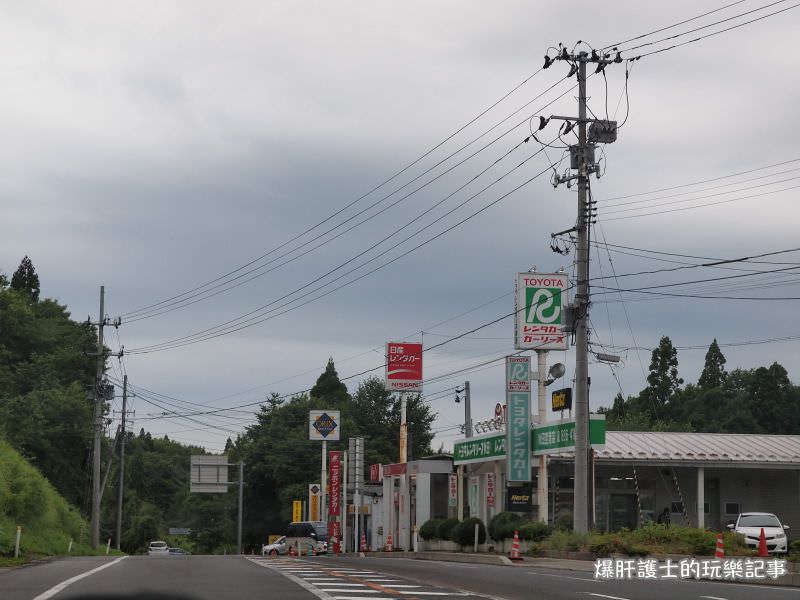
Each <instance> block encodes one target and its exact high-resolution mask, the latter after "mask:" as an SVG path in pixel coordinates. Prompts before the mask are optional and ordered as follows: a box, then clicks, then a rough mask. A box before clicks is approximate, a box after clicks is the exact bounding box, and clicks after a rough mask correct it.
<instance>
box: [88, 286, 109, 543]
mask: <svg viewBox="0 0 800 600" xmlns="http://www.w3.org/2000/svg"><path fill="white" fill-rule="evenodd" d="M105 296H106V288H105V286H102V285H101V286H100V315H99V318H98V319H97V373H96V376H95V380H94V450H93V452H92V518H91V521H92V522H91V526H92V548H97V546H98V545H99V544H100V441H101V436H102V433H103V391H104V390H103V389H102V388H103V372H104V370H105V363H106V360H105V349H104V347H103V326H104V325H105V319H106V316H105Z"/></svg>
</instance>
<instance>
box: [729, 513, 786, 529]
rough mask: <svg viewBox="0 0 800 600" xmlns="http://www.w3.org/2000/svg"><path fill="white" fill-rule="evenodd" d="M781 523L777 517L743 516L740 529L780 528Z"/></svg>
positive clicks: (740, 520) (740, 518) (740, 519)
mask: <svg viewBox="0 0 800 600" xmlns="http://www.w3.org/2000/svg"><path fill="white" fill-rule="evenodd" d="M780 526H781V522H780V521H779V520H778V517H776V516H775V515H742V516H741V517H739V525H738V527H780Z"/></svg>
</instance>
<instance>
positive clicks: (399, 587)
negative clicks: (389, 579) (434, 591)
mask: <svg viewBox="0 0 800 600" xmlns="http://www.w3.org/2000/svg"><path fill="white" fill-rule="evenodd" d="M386 587H387V588H391V589H393V590H399V589H406V588H408V589H411V588H419V587H422V586H421V585H405V584H403V585H397V584H396V583H395V584H392V585H387V586H386Z"/></svg>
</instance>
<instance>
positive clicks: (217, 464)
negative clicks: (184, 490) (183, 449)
mask: <svg viewBox="0 0 800 600" xmlns="http://www.w3.org/2000/svg"><path fill="white" fill-rule="evenodd" d="M228 485H230V482H229V481H228V457H227V456H226V455H222V456H217V455H208V454H202V455H194V456H192V457H191V459H190V477H189V491H190V492H200V493H204V494H224V493H226V492H227V491H228Z"/></svg>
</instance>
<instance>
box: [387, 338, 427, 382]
mask: <svg viewBox="0 0 800 600" xmlns="http://www.w3.org/2000/svg"><path fill="white" fill-rule="evenodd" d="M386 389H387V390H394V391H400V392H421V391H422V344H411V343H409V342H389V343H387V344H386Z"/></svg>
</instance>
